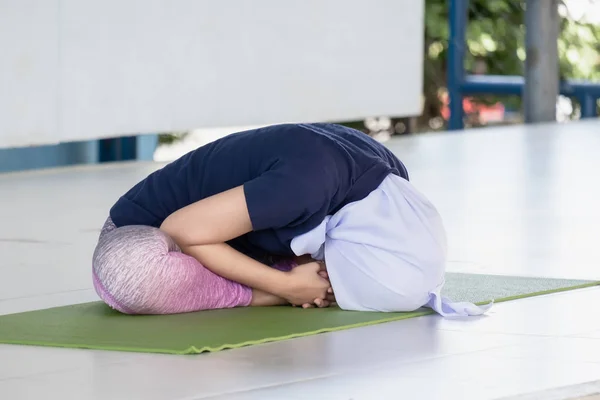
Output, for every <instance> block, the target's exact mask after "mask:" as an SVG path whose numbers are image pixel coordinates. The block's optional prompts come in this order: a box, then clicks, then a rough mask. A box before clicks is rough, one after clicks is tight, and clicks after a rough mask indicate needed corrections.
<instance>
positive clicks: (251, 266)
mask: <svg viewBox="0 0 600 400" xmlns="http://www.w3.org/2000/svg"><path fill="white" fill-rule="evenodd" d="M160 229H161V230H163V231H164V232H165V233H167V234H168V235H169V236H171V237H172V238H173V240H175V242H176V243H177V244H178V245H179V247H180V248H181V249H182V251H183V252H184V253H186V254H188V255H191V256H192V257H194V258H196V259H197V260H198V261H199V262H200V263H201V264H202V265H204V266H205V267H206V268H208V269H209V270H211V271H212V272H214V273H215V274H217V275H220V276H222V277H224V278H227V279H229V280H232V281H235V282H239V283H241V284H243V285H246V286H249V287H251V288H253V289H259V290H261V291H264V292H268V293H272V294H275V295H277V296H280V297H283V298H284V299H286V300H288V301H290V302H291V303H292V304H304V303H313V302H314V301H315V299H318V298H321V299H325V298H326V296H327V290H328V289H329V288H330V284H329V281H328V280H326V279H324V278H322V277H321V276H319V275H318V271H319V266H318V265H317V264H316V263H312V264H306V266H302V267H301V268H300V267H298V268H295V269H294V270H292V271H290V272H282V271H279V270H276V269H274V268H270V267H268V266H266V265H264V264H261V263H259V262H257V261H255V260H253V259H252V258H250V257H248V256H246V255H244V254H242V253H240V252H238V251H236V250H235V249H233V248H232V247H231V246H229V245H227V244H226V243H225V242H227V241H229V240H231V239H234V238H236V237H239V236H242V235H244V234H246V233H248V232H250V231H252V223H251V220H250V215H249V212H248V207H247V205H246V198H245V194H244V188H243V187H242V186H239V187H236V188H234V189H231V190H228V191H226V192H223V193H219V194H217V195H215V196H211V197H209V198H206V199H203V200H200V201H197V202H195V203H193V204H191V205H189V206H187V207H184V208H182V209H180V210H178V211H176V212H174V213H173V214H171V215H170V216H169V217H168V218H167V219H165V221H164V222H163V224H162V225H161V227H160ZM313 270H314V271H313Z"/></svg>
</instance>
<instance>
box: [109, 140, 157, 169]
mask: <svg viewBox="0 0 600 400" xmlns="http://www.w3.org/2000/svg"><path fill="white" fill-rule="evenodd" d="M157 145H158V135H156V134H153V135H140V136H130V137H122V138H114V139H101V140H99V146H98V160H99V161H100V162H114V161H130V160H145V161H152V160H153V159H154V150H156V146H157Z"/></svg>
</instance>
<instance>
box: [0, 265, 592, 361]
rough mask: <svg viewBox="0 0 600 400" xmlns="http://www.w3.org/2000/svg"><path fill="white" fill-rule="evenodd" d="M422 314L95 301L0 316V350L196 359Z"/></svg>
mask: <svg viewBox="0 0 600 400" xmlns="http://www.w3.org/2000/svg"><path fill="white" fill-rule="evenodd" d="M594 285H600V282H593V281H581V280H563V279H542V278H523V277H507V276H492V275H473V274H456V273H449V274H447V283H446V287H445V292H444V294H445V295H447V296H449V297H451V298H452V299H453V300H456V301H459V300H460V301H471V302H475V303H487V302H489V301H490V300H492V299H494V300H495V301H497V302H498V301H507V300H514V299H517V298H523V297H529V296H535V295H541V294H548V293H554V292H559V291H565V290H572V289H577V288H583V287H589V286H594ZM429 313H431V311H430V310H419V311H416V312H410V313H370V312H352V311H341V310H340V309H338V308H326V309H308V310H303V309H301V308H293V307H265V308H236V309H229V310H213V311H201V312H196V313H189V314H179V315H162V316H150V315H149V316H146V315H139V316H130V315H124V314H120V313H118V312H116V311H114V310H112V309H111V308H109V307H107V306H106V305H104V304H103V303H101V302H94V303H86V304H78V305H73V306H66V307H57V308H51V309H47V310H39V311H31V312H25V313H20V314H12V315H5V316H0V343H8V344H25V345H39V346H57V347H71V348H87V349H101V350H119V351H136V352H148V353H169V354H196V353H202V352H206V351H218V350H223V349H227V348H235V347H241V346H246V345H251V344H259V343H265V342H271V341H277V340H284V339H290V338H294V337H299V336H307V335H313V334H317V333H322V332H330V331H336V330H342V329H349V328H355V327H359V326H365V325H372V324H378V323H382V322H388V321H396V320H400V319H406V318H412V317H417V316H422V315H426V314H429Z"/></svg>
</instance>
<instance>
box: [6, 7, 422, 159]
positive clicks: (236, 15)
mask: <svg viewBox="0 0 600 400" xmlns="http://www.w3.org/2000/svg"><path fill="white" fill-rule="evenodd" d="M422 40H423V0H285V1H282V0H210V1H209V0H0V54H1V56H0V147H9V146H23V145H31V144H43V143H52V142H58V141H69V140H86V139H95V138H100V137H110V136H117V135H126V134H135V133H140V132H143V133H146V132H160V131H169V130H186V129H193V128H201V127H213V126H243V125H253V124H268V123H276V122H292V121H307V120H310V121H316V120H344V119H355V118H361V117H366V116H372V115H397V116H400V115H403V116H406V115H417V114H419V113H420V106H421V87H422V52H423V42H422Z"/></svg>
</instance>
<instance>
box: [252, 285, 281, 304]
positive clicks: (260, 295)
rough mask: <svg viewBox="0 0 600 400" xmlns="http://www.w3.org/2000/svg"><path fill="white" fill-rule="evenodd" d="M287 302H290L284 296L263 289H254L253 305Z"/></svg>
mask: <svg viewBox="0 0 600 400" xmlns="http://www.w3.org/2000/svg"><path fill="white" fill-rule="evenodd" d="M287 304H290V303H288V301H287V300H286V299H284V298H281V297H279V296H275V295H274V294H271V293H267V292H263V291H262V290H258V289H252V301H250V306H251V307H267V306H283V305H287Z"/></svg>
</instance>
